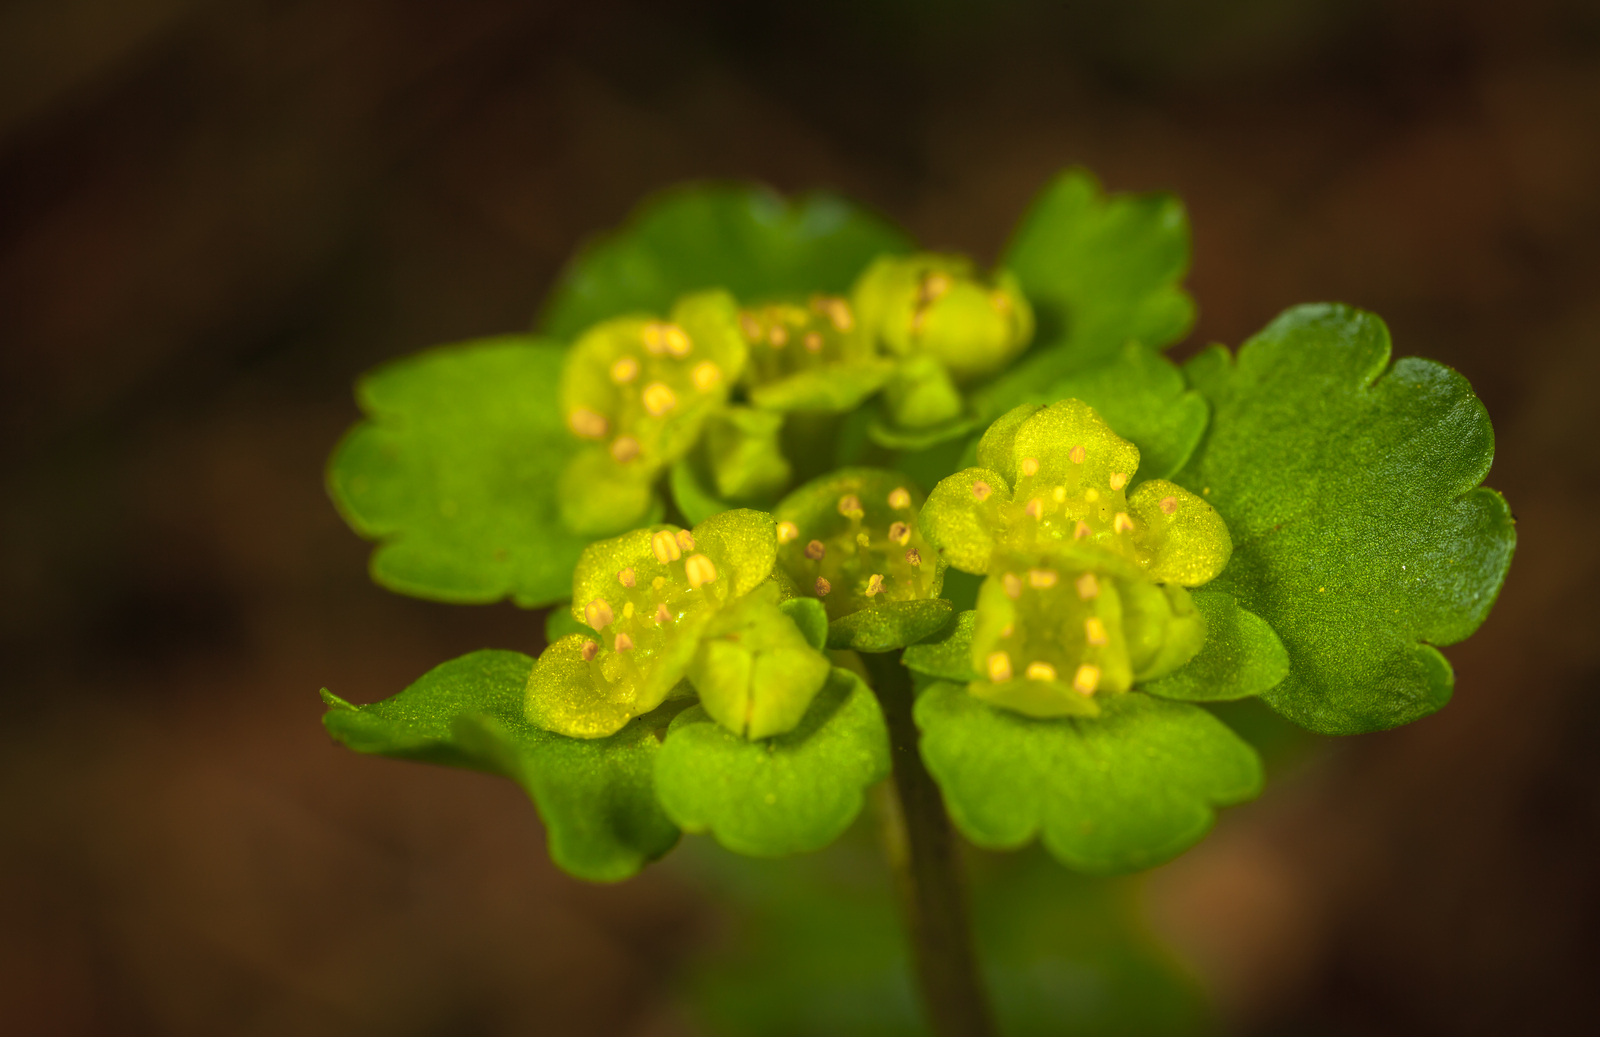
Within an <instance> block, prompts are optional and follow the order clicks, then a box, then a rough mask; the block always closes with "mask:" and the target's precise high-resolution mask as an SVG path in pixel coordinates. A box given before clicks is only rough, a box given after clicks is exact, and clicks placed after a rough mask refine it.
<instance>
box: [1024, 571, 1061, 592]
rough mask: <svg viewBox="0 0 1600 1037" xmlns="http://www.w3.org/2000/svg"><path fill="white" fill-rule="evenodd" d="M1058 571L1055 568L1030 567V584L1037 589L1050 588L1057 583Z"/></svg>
mask: <svg viewBox="0 0 1600 1037" xmlns="http://www.w3.org/2000/svg"><path fill="white" fill-rule="evenodd" d="M1057 578H1058V577H1057V575H1056V571H1055V570H1054V569H1029V570H1028V586H1030V587H1032V588H1033V589H1034V590H1036V591H1042V590H1048V589H1049V588H1051V587H1054V586H1055V585H1056V580H1057Z"/></svg>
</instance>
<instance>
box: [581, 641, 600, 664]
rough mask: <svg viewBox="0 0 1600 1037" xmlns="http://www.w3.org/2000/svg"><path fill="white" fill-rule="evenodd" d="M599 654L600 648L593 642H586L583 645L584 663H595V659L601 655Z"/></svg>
mask: <svg viewBox="0 0 1600 1037" xmlns="http://www.w3.org/2000/svg"><path fill="white" fill-rule="evenodd" d="M599 654H600V646H599V645H597V644H595V643H594V642H593V641H585V642H584V643H583V661H584V662H586V663H592V662H594V657H595V656H597V655H599Z"/></svg>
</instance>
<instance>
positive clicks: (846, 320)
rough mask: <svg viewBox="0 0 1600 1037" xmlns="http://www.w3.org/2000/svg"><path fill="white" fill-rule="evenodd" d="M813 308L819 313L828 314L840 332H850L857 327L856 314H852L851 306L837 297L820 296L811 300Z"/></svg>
mask: <svg viewBox="0 0 1600 1037" xmlns="http://www.w3.org/2000/svg"><path fill="white" fill-rule="evenodd" d="M811 308H812V309H814V310H816V311H818V312H819V313H826V314H827V315H828V319H829V320H830V321H832V322H833V326H834V327H835V328H836V329H837V330H839V331H849V330H850V329H851V328H852V327H854V326H855V323H856V319H855V314H853V313H851V312H850V304H849V303H848V302H845V301H844V300H843V299H841V298H839V297H838V296H835V295H818V296H814V297H813V298H812V300H811Z"/></svg>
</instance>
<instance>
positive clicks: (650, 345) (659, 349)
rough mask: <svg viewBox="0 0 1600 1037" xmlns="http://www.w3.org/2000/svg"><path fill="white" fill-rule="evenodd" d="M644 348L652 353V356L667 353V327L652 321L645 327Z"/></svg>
mask: <svg viewBox="0 0 1600 1037" xmlns="http://www.w3.org/2000/svg"><path fill="white" fill-rule="evenodd" d="M644 348H645V349H648V350H649V351H650V355H651V356H660V355H661V354H662V353H665V352H666V351H667V325H665V324H662V323H660V322H657V321H652V322H651V323H649V324H646V325H645V326H644Z"/></svg>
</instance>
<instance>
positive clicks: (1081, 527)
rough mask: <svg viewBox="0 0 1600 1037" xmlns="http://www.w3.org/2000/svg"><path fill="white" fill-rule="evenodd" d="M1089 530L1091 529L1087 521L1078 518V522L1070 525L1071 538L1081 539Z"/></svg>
mask: <svg viewBox="0 0 1600 1037" xmlns="http://www.w3.org/2000/svg"><path fill="white" fill-rule="evenodd" d="M1090 532H1092V531H1091V530H1090V529H1089V523H1087V522H1085V521H1083V519H1079V520H1078V524H1077V525H1076V526H1073V527H1072V539H1074V540H1082V539H1083V538H1084V537H1086V536H1088V535H1089V534H1090Z"/></svg>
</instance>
